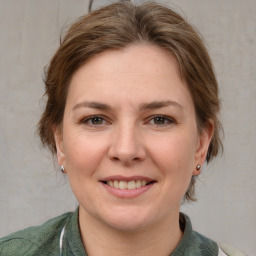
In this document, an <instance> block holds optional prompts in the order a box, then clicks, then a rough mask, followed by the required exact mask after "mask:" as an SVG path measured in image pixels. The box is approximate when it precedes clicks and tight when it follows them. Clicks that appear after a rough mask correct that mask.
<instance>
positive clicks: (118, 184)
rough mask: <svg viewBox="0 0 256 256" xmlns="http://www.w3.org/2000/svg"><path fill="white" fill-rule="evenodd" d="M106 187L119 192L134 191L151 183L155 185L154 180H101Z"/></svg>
mask: <svg viewBox="0 0 256 256" xmlns="http://www.w3.org/2000/svg"><path fill="white" fill-rule="evenodd" d="M101 182H102V183H104V184H105V185H107V186H110V187H112V188H117V189H121V190H124V189H126V190H134V189H140V188H142V187H146V186H149V185H151V184H153V183H156V181H154V180H150V181H149V180H145V179H133V180H129V181H126V180H118V179H112V180H103V181H101Z"/></svg>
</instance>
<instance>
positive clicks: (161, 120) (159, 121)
mask: <svg viewBox="0 0 256 256" xmlns="http://www.w3.org/2000/svg"><path fill="white" fill-rule="evenodd" d="M149 123H150V124H153V125H162V126H163V125H168V124H173V123H175V121H174V120H173V119H172V118H170V117H167V116H162V115H155V116H153V117H152V118H151V119H150V120H149Z"/></svg>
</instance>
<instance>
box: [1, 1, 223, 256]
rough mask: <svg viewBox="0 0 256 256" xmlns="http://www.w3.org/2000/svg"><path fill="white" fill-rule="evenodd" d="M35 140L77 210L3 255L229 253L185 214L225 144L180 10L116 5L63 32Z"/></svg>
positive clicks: (203, 57)
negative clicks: (204, 169) (205, 168)
mask: <svg viewBox="0 0 256 256" xmlns="http://www.w3.org/2000/svg"><path fill="white" fill-rule="evenodd" d="M45 85H46V95H47V97H48V99H47V104H46V108H45V111H44V113H43V115H42V117H41V120H40V122H39V128H38V131H39V135H40V138H41V140H42V143H43V144H44V145H46V146H48V147H49V149H50V150H51V152H52V153H53V155H54V156H56V157H57V161H58V163H59V165H60V168H61V171H62V172H63V173H65V174H66V175H67V176H68V179H69V182H70V185H71V188H72V190H73V193H74V195H75V196H76V198H77V200H78V202H79V207H78V209H77V210H76V211H75V212H74V213H66V214H64V215H62V216H59V217H56V218H54V219H51V220H49V221H48V222H46V223H45V224H43V225H42V226H40V227H31V228H28V229H26V230H23V231H20V232H17V233H14V234H12V235H10V236H8V237H5V238H3V239H1V241H0V255H26V256H29V255H89V256H93V255H155V254H157V253H158V254H159V255H174V256H175V255H226V254H224V252H223V251H222V250H221V249H220V248H219V246H218V244H217V243H216V242H214V241H212V240H211V239H209V238H207V237H205V236H202V235H200V234H198V233H197V232H195V231H193V230H192V226H191V223H190V220H189V218H188V217H187V216H186V215H184V214H182V213H180V204H181V202H182V201H183V200H187V201H190V200H195V196H194V186H195V181H196V177H197V176H198V175H199V174H200V172H201V166H202V165H203V163H204V161H205V160H206V161H207V162H209V161H210V160H212V159H213V158H214V157H215V156H216V155H217V154H218V151H219V149H220V148H221V147H222V144H221V140H220V137H219V132H220V122H219V120H218V117H217V115H218V112H219V99H218V85H217V82H216V79H215V75H214V72H213V68H212V64H211V61H210V58H209V56H208V53H207V51H206V49H205V47H204V45H203V43H202V41H201V39H200V37H199V36H198V34H197V33H196V32H195V30H194V29H193V28H192V27H191V26H190V25H189V24H188V23H187V22H186V21H185V20H184V19H183V18H182V17H180V16H179V15H178V14H176V13H175V12H173V11H172V10H170V9H168V8H165V7H163V6H160V5H157V4H154V3H146V4H143V5H141V6H134V5H132V4H131V3H127V2H125V3H117V4H112V5H109V6H107V7H104V8H102V9H99V10H97V11H94V12H92V13H90V14H88V15H86V16H84V17H82V18H81V19H80V20H78V21H77V22H76V23H75V24H74V25H73V26H71V28H70V29H69V30H68V32H67V34H66V36H65V38H64V40H63V42H62V43H61V45H60V47H59V49H58V51H57V52H56V54H55V55H54V57H53V58H52V60H51V63H50V65H49V68H48V69H47V71H46V79H45Z"/></svg>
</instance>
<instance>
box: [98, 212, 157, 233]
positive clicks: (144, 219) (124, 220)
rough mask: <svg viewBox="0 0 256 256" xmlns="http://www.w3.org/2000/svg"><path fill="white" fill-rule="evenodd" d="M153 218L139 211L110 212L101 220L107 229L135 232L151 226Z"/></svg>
mask: <svg viewBox="0 0 256 256" xmlns="http://www.w3.org/2000/svg"><path fill="white" fill-rule="evenodd" d="M153 219H154V218H153V216H149V215H148V214H147V213H145V214H143V213H142V212H141V211H140V212H138V211H128V210H127V209H126V210H125V211H119V212H118V214H114V213H113V212H111V213H110V214H109V215H108V216H106V215H105V216H104V219H102V220H103V221H104V222H105V224H107V225H108V226H109V227H111V228H113V229H115V230H120V231H131V232H132V231H136V230H139V229H143V228H144V227H146V226H149V225H150V224H152V222H154V221H153Z"/></svg>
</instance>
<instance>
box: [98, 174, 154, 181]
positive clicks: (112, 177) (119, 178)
mask: <svg viewBox="0 0 256 256" xmlns="http://www.w3.org/2000/svg"><path fill="white" fill-rule="evenodd" d="M111 180H112V181H114V180H118V181H126V182H129V181H131V180H145V181H147V182H152V181H155V180H154V179H151V178H149V177H145V176H129V177H126V176H122V175H113V176H108V177H106V178H103V179H101V180H100V181H111Z"/></svg>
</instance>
